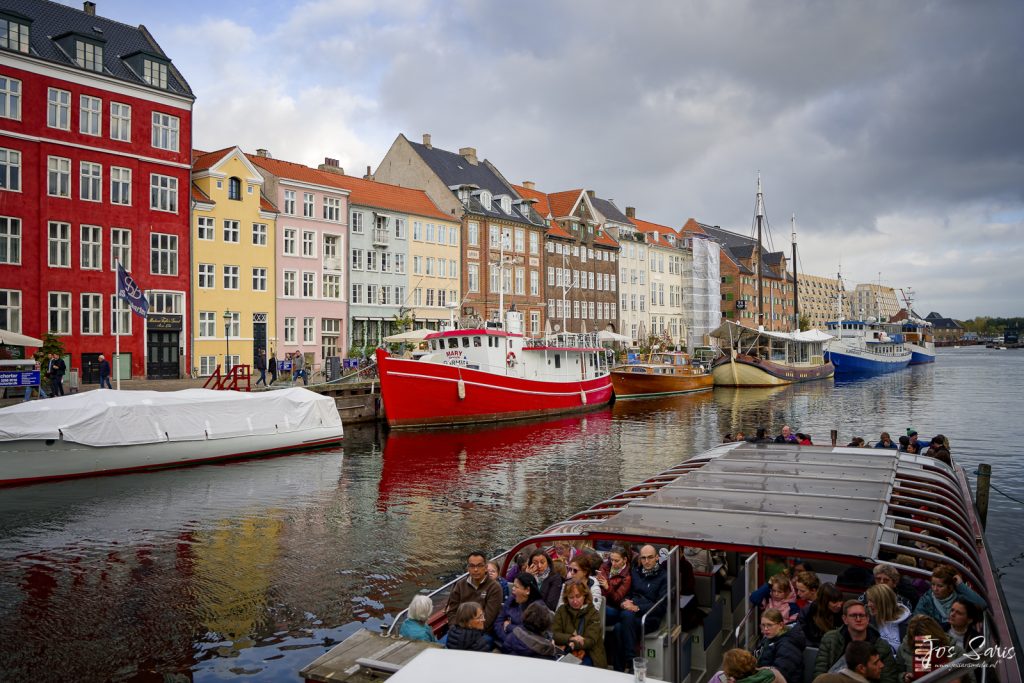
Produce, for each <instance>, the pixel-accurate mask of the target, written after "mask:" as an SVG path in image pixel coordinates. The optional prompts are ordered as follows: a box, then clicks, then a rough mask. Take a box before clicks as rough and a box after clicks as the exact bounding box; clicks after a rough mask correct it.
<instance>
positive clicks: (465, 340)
mask: <svg viewBox="0 0 1024 683" xmlns="http://www.w3.org/2000/svg"><path fill="white" fill-rule="evenodd" d="M462 348H464V349H468V348H469V337H463V338H462Z"/></svg>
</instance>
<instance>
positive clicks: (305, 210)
mask: <svg viewBox="0 0 1024 683" xmlns="http://www.w3.org/2000/svg"><path fill="white" fill-rule="evenodd" d="M302 216H303V218H315V217H316V207H315V203H314V199H313V193H312V192H303V193H302Z"/></svg>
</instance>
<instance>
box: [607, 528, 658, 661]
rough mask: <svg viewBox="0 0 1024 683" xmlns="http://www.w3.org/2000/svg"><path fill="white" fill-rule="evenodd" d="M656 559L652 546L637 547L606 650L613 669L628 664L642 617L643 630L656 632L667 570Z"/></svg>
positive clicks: (638, 633)
mask: <svg viewBox="0 0 1024 683" xmlns="http://www.w3.org/2000/svg"><path fill="white" fill-rule="evenodd" d="M658 559H659V558H658V551H657V550H656V549H655V547H654V546H653V545H644V546H642V547H641V548H640V555H639V561H638V563H637V564H636V565H634V566H633V570H632V572H631V574H630V586H629V593H628V594H627V595H626V599H625V600H623V601H622V605H621V610H620V611H619V622H618V623H617V624H615V647H614V648H613V649H612V650H611V652H609V656H610V658H611V660H612V666H613V667H614V668H615V670H616V671H625V670H626V667H627V666H629V665H630V664H631V663H632V661H633V655H634V652H635V649H636V646H637V643H638V641H639V638H640V628H641V622H643V620H644V616H645V615H646V622H644V624H645V628H646V632H647V633H653V632H654V631H657V630H658V627H659V626H661V620H662V619H663V618H664V616H665V611H666V607H667V604H668V603H667V601H666V600H662V598H664V597H665V596H666V592H667V586H668V576H667V572H668V570H667V569H666V567H665V565H663V564H661V563H660V562H659V561H658ZM659 601H660V602H659Z"/></svg>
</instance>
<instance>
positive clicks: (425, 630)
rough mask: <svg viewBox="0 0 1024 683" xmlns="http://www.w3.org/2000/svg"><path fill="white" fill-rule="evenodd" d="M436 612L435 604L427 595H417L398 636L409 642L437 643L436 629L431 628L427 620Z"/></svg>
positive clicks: (410, 604)
mask: <svg viewBox="0 0 1024 683" xmlns="http://www.w3.org/2000/svg"><path fill="white" fill-rule="evenodd" d="M433 611H434V603H433V602H431V600H430V598H428V597H427V596H425V595H417V596H416V597H414V598H413V599H412V602H411V603H409V614H408V617H407V618H406V620H405V621H403V622H402V626H401V628H399V629H398V635H399V636H401V637H402V638H405V639H407V640H425V641H427V642H428V643H436V642H437V638H436V637H434V629H432V628H430V626H429V625H428V624H427V620H428V619H429V618H430V614H431V612H433Z"/></svg>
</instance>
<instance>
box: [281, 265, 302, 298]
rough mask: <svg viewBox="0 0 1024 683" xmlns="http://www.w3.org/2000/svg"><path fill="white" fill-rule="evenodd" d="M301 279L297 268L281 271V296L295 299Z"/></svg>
mask: <svg viewBox="0 0 1024 683" xmlns="http://www.w3.org/2000/svg"><path fill="white" fill-rule="evenodd" d="M298 281H299V273H298V271H295V270H285V271H283V272H282V273H281V296H283V297H285V298H288V299H294V298H295V296H296V292H297V291H298V290H297V287H298Z"/></svg>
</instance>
